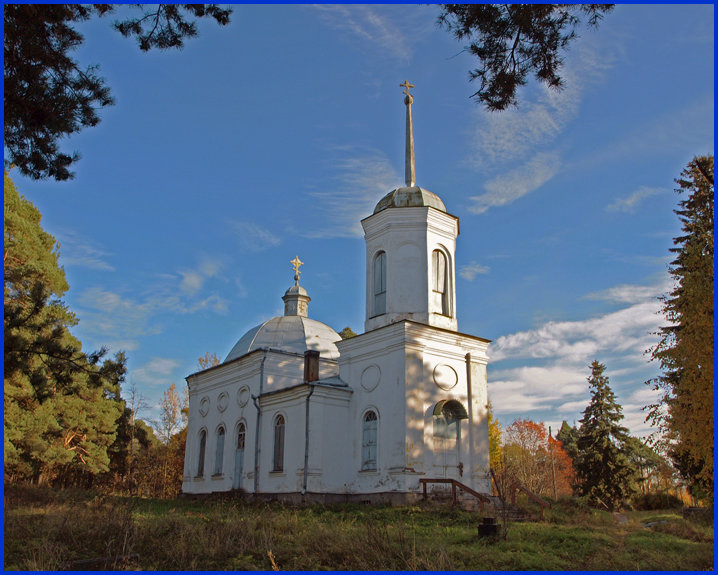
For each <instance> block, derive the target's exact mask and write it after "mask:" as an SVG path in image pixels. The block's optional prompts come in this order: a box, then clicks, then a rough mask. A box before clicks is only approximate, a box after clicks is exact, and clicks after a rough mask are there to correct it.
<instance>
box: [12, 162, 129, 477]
mask: <svg viewBox="0 0 718 575" xmlns="http://www.w3.org/2000/svg"><path fill="white" fill-rule="evenodd" d="M40 220H41V215H40V212H39V211H38V210H37V208H35V206H33V205H32V203H31V202H29V201H28V200H26V199H25V198H23V197H22V196H21V195H20V194H18V192H17V190H16V189H15V186H14V185H13V183H12V181H11V180H10V178H9V176H8V175H7V173H6V174H5V226H4V240H5V254H4V256H5V257H4V264H5V282H4V336H5V347H4V361H5V374H4V375H5V387H4V392H5V396H4V400H5V401H4V407H5V421H4V431H5V473H6V478H10V479H13V478H18V479H19V478H28V479H34V480H54V479H61V480H63V481H72V480H73V477H74V478H77V477H79V476H83V475H87V474H89V475H94V474H97V473H100V472H103V471H106V470H107V469H108V465H109V457H108V454H107V448H108V446H109V445H111V444H112V442H113V441H114V439H115V434H116V428H117V419H118V418H119V416H120V413H121V401H120V383H121V381H122V379H123V378H124V373H125V358H124V356H123V355H122V354H118V355H117V356H116V357H115V358H114V359H105V360H104V361H101V360H102V359H103V357H104V355H105V350H100V351H98V352H93V353H90V354H85V353H84V352H83V351H82V349H81V344H80V342H79V341H78V340H77V339H76V338H75V337H73V336H72V334H71V333H70V331H69V330H70V327H72V326H74V325H75V324H76V323H77V319H76V317H75V316H74V314H72V312H70V311H69V310H68V309H67V307H66V306H65V304H64V303H63V302H62V300H61V299H60V298H61V297H62V295H63V294H64V293H65V292H66V291H67V289H68V285H67V281H66V280H65V273H64V270H63V269H62V268H61V267H60V266H59V265H58V251H57V244H56V242H55V239H54V238H53V237H52V236H51V235H50V234H48V233H47V232H45V231H44V230H43V229H42V227H41V225H40Z"/></svg>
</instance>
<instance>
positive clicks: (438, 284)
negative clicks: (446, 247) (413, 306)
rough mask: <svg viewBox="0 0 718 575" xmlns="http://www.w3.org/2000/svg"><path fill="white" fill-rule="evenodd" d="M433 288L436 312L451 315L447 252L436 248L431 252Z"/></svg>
mask: <svg viewBox="0 0 718 575" xmlns="http://www.w3.org/2000/svg"><path fill="white" fill-rule="evenodd" d="M431 289H432V292H433V294H432V299H433V304H434V306H433V307H434V310H436V313H440V314H442V315H448V316H450V315H451V308H450V306H449V291H450V290H449V270H448V269H447V265H446V254H444V252H442V251H441V250H434V251H433V252H432V254H431Z"/></svg>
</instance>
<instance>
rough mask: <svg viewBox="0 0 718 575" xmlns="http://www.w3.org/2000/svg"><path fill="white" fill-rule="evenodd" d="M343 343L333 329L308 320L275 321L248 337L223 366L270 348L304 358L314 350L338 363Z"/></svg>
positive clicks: (285, 317) (248, 333)
mask: <svg viewBox="0 0 718 575" xmlns="http://www.w3.org/2000/svg"><path fill="white" fill-rule="evenodd" d="M290 289H291V288H290ZM300 289H303V288H300ZM305 293H306V292H305ZM340 339H341V336H340V335H339V334H338V333H337V332H336V331H334V330H333V329H332V328H331V327H329V326H328V325H326V324H324V323H322V322H320V321H316V320H313V319H309V318H308V317H303V316H299V315H289V316H287V315H285V316H280V317H273V318H272V319H270V320H269V321H266V322H264V323H263V324H260V325H258V326H256V327H253V328H252V329H250V330H249V331H248V332H247V333H245V334H244V335H243V336H242V337H241V338H240V340H239V341H238V342H237V343H236V345H235V346H234V347H233V348H232V351H230V352H229V355H228V356H227V358H226V359H225V360H224V362H225V363H227V362H228V361H232V360H233V359H237V358H238V357H242V356H243V355H245V354H247V353H249V352H250V351H254V350H256V349H267V348H271V349H278V350H282V351H290V352H293V353H301V354H303V353H304V352H305V351H307V350H308V349H313V350H316V351H318V352H319V354H320V356H321V357H324V358H326V359H339V350H338V349H337V346H336V345H335V342H337V341H339V340H340Z"/></svg>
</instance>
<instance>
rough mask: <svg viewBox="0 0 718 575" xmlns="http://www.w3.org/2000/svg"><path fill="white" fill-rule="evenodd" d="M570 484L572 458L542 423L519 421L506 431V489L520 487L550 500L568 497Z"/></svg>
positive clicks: (504, 476) (504, 469)
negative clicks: (562, 496) (513, 486)
mask: <svg viewBox="0 0 718 575" xmlns="http://www.w3.org/2000/svg"><path fill="white" fill-rule="evenodd" d="M572 481H573V466H572V464H571V459H570V458H569V456H568V455H567V454H566V452H565V451H564V450H563V448H562V446H561V442H560V441H557V440H555V439H553V438H552V437H550V436H549V434H548V431H547V429H546V426H545V425H544V424H543V423H542V422H539V423H536V422H535V421H531V420H530V419H521V418H519V419H517V420H516V421H514V422H513V423H512V424H511V425H509V426H508V427H507V428H506V432H505V434H504V444H503V469H502V478H501V483H502V484H503V485H504V486H505V488H507V489H510V488H511V486H512V485H522V486H524V487H525V488H527V489H529V490H530V491H533V492H534V493H536V494H537V495H540V496H542V497H547V498H552V499H553V498H555V497H559V496H561V495H570V494H571V483H572Z"/></svg>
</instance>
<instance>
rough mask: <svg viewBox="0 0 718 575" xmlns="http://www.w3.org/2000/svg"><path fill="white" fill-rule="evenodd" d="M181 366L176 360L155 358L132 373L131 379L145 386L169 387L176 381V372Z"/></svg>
mask: <svg viewBox="0 0 718 575" xmlns="http://www.w3.org/2000/svg"><path fill="white" fill-rule="evenodd" d="M180 365H181V363H180V362H179V361H178V360H176V359H171V358H165V357H155V358H152V359H151V360H150V361H149V362H147V363H146V364H145V365H143V366H141V367H138V368H137V369H133V370H131V371H130V374H129V375H130V378H131V379H132V380H133V381H135V382H137V383H139V384H144V385H161V386H163V387H164V386H169V385H171V384H172V383H173V380H174V379H175V378H174V377H173V374H174V371H175V370H176V369H177V368H178V367H179V366H180Z"/></svg>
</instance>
